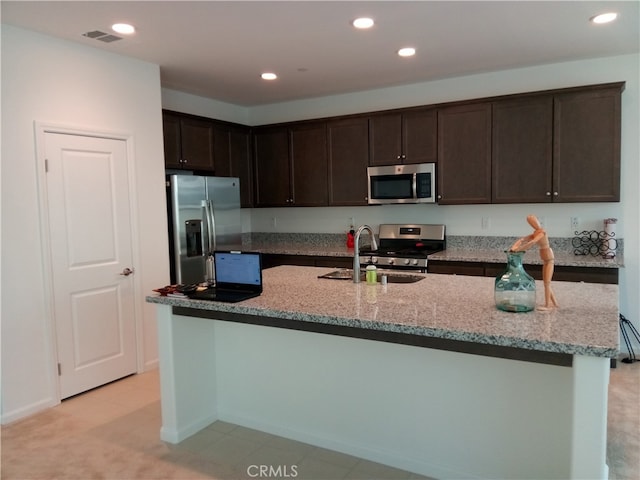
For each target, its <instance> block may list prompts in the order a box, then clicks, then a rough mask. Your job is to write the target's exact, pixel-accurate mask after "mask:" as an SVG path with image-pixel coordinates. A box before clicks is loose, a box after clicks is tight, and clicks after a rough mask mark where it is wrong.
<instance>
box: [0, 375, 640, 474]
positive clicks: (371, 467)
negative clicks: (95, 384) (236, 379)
mask: <svg viewBox="0 0 640 480" xmlns="http://www.w3.org/2000/svg"><path fill="white" fill-rule="evenodd" d="M609 397H610V405H609V409H610V413H609V445H608V452H607V455H608V462H609V466H610V478H611V479H615V480H623V479H633V480H637V479H638V478H640V363H636V364H619V367H618V368H616V369H613V370H612V371H611V386H610V393H609ZM159 429H160V402H159V387H158V374H157V371H152V372H148V373H144V374H141V375H135V376H132V377H128V378H125V379H123V380H120V381H118V382H114V383H112V384H109V385H106V386H104V387H102V388H99V389H96V390H93V391H90V392H87V393H85V394H82V395H79V396H77V397H74V398H71V399H69V400H66V401H64V402H62V404H61V405H59V406H57V407H55V408H52V409H49V410H48V411H46V412H43V413H40V414H38V415H34V416H32V417H30V418H27V419H24V420H21V421H19V422H16V423H14V424H11V425H8V426H4V427H3V428H2V457H1V459H2V467H1V472H0V473H1V475H0V476H1V478H2V479H3V480H12V479H15V480H31V479H33V480H35V479H58V480H71V479H77V480H87V479H113V480H134V479H139V480H151V479H160V480H170V479H180V480H183V479H184V480H186V479H219V480H235V479H251V478H260V477H259V476H258V475H256V474H258V473H259V470H257V469H259V468H260V467H259V465H271V466H272V467H273V468H277V467H278V466H279V467H280V471H279V472H278V471H276V472H273V471H272V472H264V473H269V474H270V475H271V476H270V477H268V478H296V479H317V480H333V479H368V480H377V479H417V478H425V477H421V476H419V475H415V474H411V473H409V472H405V471H402V470H397V469H394V468H390V467H386V466H384V465H380V464H376V463H373V462H369V461H366V460H361V459H359V458H355V457H352V456H349V455H344V454H341V453H337V452H333V451H330V450H326V449H323V448H317V447H314V446H311V445H308V444H304V443H300V442H294V441H291V440H287V439H285V438H281V437H277V436H273V435H269V434H266V433H262V432H258V431H255V430H251V429H248V428H244V427H240V426H236V425H232V424H228V423H224V422H216V423H214V424H212V425H211V426H209V427H208V428H206V429H204V430H202V431H200V432H199V433H197V434H196V435H194V436H192V437H190V438H188V439H187V440H185V441H183V442H182V443H180V444H178V445H171V444H167V443H164V442H162V441H161V440H160V439H159ZM251 465H256V466H257V467H250V466H251ZM263 468H265V467H263ZM274 474H275V475H274ZM277 474H279V476H278V475H277ZM262 478H265V476H263V477H262Z"/></svg>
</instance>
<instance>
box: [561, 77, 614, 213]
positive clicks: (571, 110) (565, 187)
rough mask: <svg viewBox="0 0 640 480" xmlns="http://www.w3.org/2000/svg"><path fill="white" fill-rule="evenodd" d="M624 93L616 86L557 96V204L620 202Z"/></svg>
mask: <svg viewBox="0 0 640 480" xmlns="http://www.w3.org/2000/svg"><path fill="white" fill-rule="evenodd" d="M623 89H624V83H615V84H608V85H601V86H594V87H592V88H589V87H585V88H583V89H581V90H580V91H575V92H567V93H558V94H556V95H554V130H553V134H554V141H553V197H554V201H559V202H619V201H620V121H621V116H620V101H621V98H620V97H621V94H622V90H623Z"/></svg>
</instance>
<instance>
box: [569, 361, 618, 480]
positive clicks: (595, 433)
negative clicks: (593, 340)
mask: <svg viewBox="0 0 640 480" xmlns="http://www.w3.org/2000/svg"><path fill="white" fill-rule="evenodd" d="M572 370H573V391H574V393H573V432H572V435H573V441H572V454H571V458H572V461H571V478H609V467H608V466H607V464H606V449H607V405H608V388H609V374H610V361H609V359H607V358H601V357H584V356H578V355H576V356H574V357H573V369H572Z"/></svg>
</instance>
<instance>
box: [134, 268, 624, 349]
mask: <svg viewBox="0 0 640 480" xmlns="http://www.w3.org/2000/svg"><path fill="white" fill-rule="evenodd" d="M332 270H333V269H329V268H314V267H298V266H280V267H275V268H270V269H267V270H264V272H263V278H264V291H263V294H262V295H261V296H260V297H257V298H252V299H249V300H246V301H244V302H240V303H235V304H230V303H219V302H210V301H203V300H190V299H182V298H173V297H160V296H149V297H147V301H148V302H150V303H158V304H165V305H172V306H178V307H187V308H193V309H200V310H209V311H218V312H231V313H239V314H246V315H256V316H262V317H274V318H280V319H288V320H295V321H300V322H313V323H320V324H325V325H338V326H347V327H355V328H359V329H368V330H378V331H386V332H397V333H406V334H412V335H420V336H426V337H434V338H442V339H448V340H458V341H463V342H474V343H479V344H488V345H498V346H506V347H515V348H519V349H526V350H535V351H540V352H557V353H564V354H570V355H587V356H595V357H608V358H612V357H615V356H616V355H617V353H618V347H619V343H618V286H617V285H602V284H589V283H574V282H553V288H554V292H555V295H556V297H557V299H558V302H559V303H560V308H558V309H556V310H552V311H548V312H543V311H533V312H528V313H509V312H502V311H499V310H497V309H496V307H495V304H494V300H493V288H494V279H492V278H486V277H468V276H456V275H428V274H425V275H424V277H425V278H424V279H423V280H421V281H419V282H416V283H412V284H388V285H386V286H382V285H380V284H378V285H375V286H372V285H367V284H366V283H358V284H355V283H353V282H351V281H348V280H328V279H319V278H318V276H319V275H323V274H325V273H329V272H330V271H332ZM394 273H397V272H394ZM536 287H537V295H538V304H541V303H542V296H543V292H544V289H543V285H542V283H541V282H536Z"/></svg>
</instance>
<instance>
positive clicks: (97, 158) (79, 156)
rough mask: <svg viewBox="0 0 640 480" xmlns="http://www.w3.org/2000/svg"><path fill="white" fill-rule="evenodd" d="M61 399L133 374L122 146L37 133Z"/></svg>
mask: <svg viewBox="0 0 640 480" xmlns="http://www.w3.org/2000/svg"><path fill="white" fill-rule="evenodd" d="M44 141H45V156H46V159H47V173H46V184H47V204H48V210H49V211H48V217H49V237H50V244H51V260H52V280H53V295H54V317H55V324H56V336H57V350H58V362H59V372H60V393H61V398H67V397H69V396H72V395H75V394H77V393H80V392H83V391H86V390H89V389H91V388H94V387H97V386H99V385H103V384H105V383H108V382H110V381H113V380H116V379H118V378H121V377H124V376H126V375H129V374H131V373H134V372H135V371H136V338H135V332H136V329H135V315H134V291H133V288H134V285H133V279H132V272H133V270H134V268H133V265H132V242H131V238H132V236H131V211H130V208H131V205H130V201H129V176H128V159H127V148H126V142H125V141H123V140H116V139H109V138H97V137H91V136H82V135H69V134H61V133H50V132H47V133H45V137H44ZM129 272H131V273H129Z"/></svg>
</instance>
